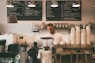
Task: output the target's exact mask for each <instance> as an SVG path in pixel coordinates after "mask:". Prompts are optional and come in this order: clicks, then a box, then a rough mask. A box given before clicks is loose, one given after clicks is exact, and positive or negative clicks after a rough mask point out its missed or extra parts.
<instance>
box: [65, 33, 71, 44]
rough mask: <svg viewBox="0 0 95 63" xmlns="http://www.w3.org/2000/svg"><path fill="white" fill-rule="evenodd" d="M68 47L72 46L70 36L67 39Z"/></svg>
mask: <svg viewBox="0 0 95 63" xmlns="http://www.w3.org/2000/svg"><path fill="white" fill-rule="evenodd" d="M66 45H71V40H70V34H68V35H67V37H66Z"/></svg>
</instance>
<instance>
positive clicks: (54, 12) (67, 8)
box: [46, 1, 81, 21]
mask: <svg viewBox="0 0 95 63" xmlns="http://www.w3.org/2000/svg"><path fill="white" fill-rule="evenodd" d="M75 2H76V1H58V7H50V5H51V1H46V20H47V21H80V20H81V6H80V7H76V8H75V7H72V4H73V3H75ZM79 3H80V5H81V1H79Z"/></svg>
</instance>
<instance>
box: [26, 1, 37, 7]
mask: <svg viewBox="0 0 95 63" xmlns="http://www.w3.org/2000/svg"><path fill="white" fill-rule="evenodd" d="M28 7H36V4H35V2H34V1H33V0H30V1H29V2H28Z"/></svg>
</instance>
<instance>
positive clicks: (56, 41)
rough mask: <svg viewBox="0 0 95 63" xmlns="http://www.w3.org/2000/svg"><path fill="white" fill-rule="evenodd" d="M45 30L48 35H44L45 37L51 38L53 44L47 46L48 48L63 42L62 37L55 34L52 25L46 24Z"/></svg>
mask: <svg viewBox="0 0 95 63" xmlns="http://www.w3.org/2000/svg"><path fill="white" fill-rule="evenodd" d="M47 30H48V32H49V33H47V34H46V35H45V37H52V38H53V39H54V40H53V44H49V45H50V46H53V45H54V44H55V45H58V44H60V43H61V42H62V41H63V38H62V35H61V34H60V33H57V32H55V27H54V25H53V24H52V23H49V24H47Z"/></svg>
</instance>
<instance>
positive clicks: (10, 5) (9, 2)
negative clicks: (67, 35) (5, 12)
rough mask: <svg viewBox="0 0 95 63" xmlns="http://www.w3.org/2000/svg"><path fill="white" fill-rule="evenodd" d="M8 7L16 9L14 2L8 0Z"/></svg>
mask: <svg viewBox="0 0 95 63" xmlns="http://www.w3.org/2000/svg"><path fill="white" fill-rule="evenodd" d="M6 7H14V5H13V1H12V0H8V1H7V5H6Z"/></svg>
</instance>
